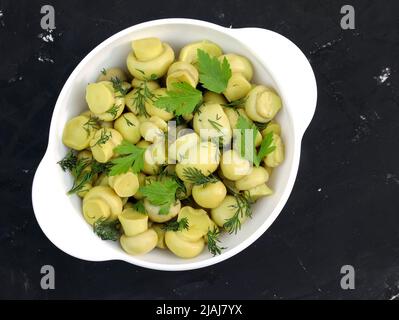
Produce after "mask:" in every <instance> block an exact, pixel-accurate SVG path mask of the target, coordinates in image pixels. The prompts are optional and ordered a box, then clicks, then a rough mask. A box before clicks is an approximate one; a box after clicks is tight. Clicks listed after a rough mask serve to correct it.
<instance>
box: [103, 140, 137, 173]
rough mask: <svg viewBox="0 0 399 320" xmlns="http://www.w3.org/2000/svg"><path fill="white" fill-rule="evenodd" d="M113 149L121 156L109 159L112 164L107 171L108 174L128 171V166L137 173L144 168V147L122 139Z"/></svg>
mask: <svg viewBox="0 0 399 320" xmlns="http://www.w3.org/2000/svg"><path fill="white" fill-rule="evenodd" d="M114 151H115V152H116V153H118V154H119V155H121V157H118V158H115V159H113V160H111V163H112V164H113V166H112V167H111V170H110V171H109V175H110V176H116V175H118V174H122V173H125V172H128V171H129V170H130V168H132V171H133V172H134V173H138V172H140V171H141V170H143V168H144V152H145V149H143V148H139V147H137V146H135V145H134V144H132V143H130V142H128V141H125V140H124V141H123V142H122V143H121V144H120V145H119V146H117V147H116V148H115V149H114Z"/></svg>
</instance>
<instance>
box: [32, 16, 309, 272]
mask: <svg viewBox="0 0 399 320" xmlns="http://www.w3.org/2000/svg"><path fill="white" fill-rule="evenodd" d="M169 24H183V25H192V26H199V27H204V28H208V29H212V30H215V31H218V32H221V33H224V34H227V35H228V36H231V37H233V38H235V39H237V41H240V39H239V38H238V37H237V35H236V34H235V33H234V32H235V31H237V30H245V29H260V30H264V31H269V30H267V29H261V28H239V29H231V28H226V27H223V26H220V25H217V24H214V23H211V22H206V21H202V20H196V19H186V18H167V19H158V20H151V21H147V22H143V23H139V24H136V25H133V26H131V27H128V28H125V29H123V30H121V31H119V32H117V33H115V34H114V35H112V36H110V37H108V38H107V39H105V40H104V41H102V42H101V43H100V44H99V45H97V46H96V47H95V48H94V49H92V50H91V51H90V52H89V53H88V54H87V55H86V56H85V57H84V58H83V59H82V60H81V61H80V62H79V64H78V65H77V66H76V67H75V68H74V70H73V71H72V73H71V74H70V75H69V77H68V79H67V81H66V82H65V84H64V85H63V87H62V89H61V91H60V94H59V96H58V98H57V101H56V103H55V107H54V109H53V113H52V116H51V122H50V128H49V135H48V144H47V147H46V151H45V153H44V155H43V157H42V159H41V161H40V164H39V165H38V168H37V170H36V173H35V176H34V179H33V187H32V204H33V210H34V213H35V216H36V220H37V221H38V223H39V225H40V227H41V229H42V231H43V233H44V234H46V236H47V237H48V239H49V240H50V241H51V242H52V243H53V244H54V245H56V246H57V247H58V248H59V249H60V250H62V251H64V252H66V253H68V254H69V255H72V256H74V257H77V258H80V259H82V260H90V259H88V258H85V257H82V256H79V255H76V254H74V253H72V252H68V251H66V250H65V249H63V248H61V247H59V246H58V245H57V244H55V243H54V242H53V240H52V239H51V237H49V236H48V234H47V233H46V228H44V227H43V226H42V224H41V221H40V219H39V218H38V216H39V214H38V211H37V210H38V208H37V205H36V204H37V201H36V192H37V191H36V189H37V188H35V181H37V180H38V175H39V172H40V170H39V169H40V168H41V167H43V166H44V165H45V164H46V156H47V154H48V151H49V150H50V149H51V148H52V147H53V144H54V143H56V141H55V138H52V137H54V136H55V121H54V116H55V114H57V113H58V112H59V109H60V108H61V107H62V101H63V100H64V98H65V96H66V95H67V94H68V93H69V90H70V89H71V87H72V83H73V80H74V79H75V77H76V75H77V74H78V73H79V72H80V71H81V69H82V68H83V67H84V65H85V64H86V63H87V62H88V61H89V60H90V59H91V58H92V57H93V56H95V55H96V54H97V53H98V52H100V51H101V50H102V49H103V48H104V47H106V46H107V45H108V44H110V43H112V42H114V41H115V40H117V39H118V38H121V37H123V36H125V35H127V34H129V33H131V32H134V31H137V30H139V29H144V28H149V27H154V26H159V25H169ZM270 32H272V31H270ZM279 36H281V35H279ZM244 46H245V49H246V50H249V51H250V52H251V53H252V54H253V55H254V56H255V57H256V58H257V59H258V61H259V63H261V64H262V65H264V62H263V60H262V59H260V58H258V55H256V53H255V52H253V51H252V50H251V49H250V48H248V46H246V45H244ZM265 68H266V69H267V70H268V72H269V73H270V76H271V78H272V79H273V80H274V81H275V83H276V86H277V87H278V88H279V89H281V87H282V85H281V84H280V83H278V80H277V79H276V77H275V76H274V75H273V72H271V71H270V70H269V68H267V67H266V66H265ZM282 94H283V93H282ZM288 115H289V116H290V117H292V115H291V114H290V112H288ZM312 116H313V114H312ZM291 120H293V119H291ZM293 122H294V121H293ZM305 129H306V127H305ZM303 132H304V130H303ZM303 132H300V131H298V130H294V133H293V136H294V141H293V142H292V148H293V151H292V154H293V158H292V163H291V165H290V168H289V169H288V180H287V183H286V185H285V186H284V190H282V194H281V197H280V200H279V201H278V203H277V204H276V206H275V207H274V208H273V210H272V212H271V213H270V215H269V216H268V217H267V218H266V220H265V221H264V222H263V223H262V224H261V225H259V226H258V228H257V229H256V231H255V232H253V233H252V234H250V235H249V236H248V237H247V238H246V239H244V240H243V241H242V242H241V243H239V244H238V245H236V246H234V247H232V248H231V249H229V250H228V251H226V252H223V253H222V254H220V255H217V256H211V257H210V258H207V259H204V260H200V261H193V262H190V261H189V260H187V262H184V263H181V264H170V263H166V264H164V263H158V262H151V261H144V260H140V259H134V257H133V258H132V256H127V253H126V254H123V255H122V254H118V255H117V256H111V257H103V259H101V260H94V259H93V260H92V261H108V260H122V261H125V262H128V263H131V264H134V265H137V266H140V267H144V268H148V269H154V270H162V271H183V270H192V269H199V268H203V267H207V266H210V265H213V264H216V263H219V262H222V261H224V260H227V259H229V258H231V257H232V256H234V255H236V254H238V253H239V252H241V251H243V250H244V249H246V248H247V247H248V246H250V245H251V244H252V243H253V242H255V241H256V240H257V239H259V237H260V236H261V235H262V234H263V233H264V232H266V230H267V229H268V228H269V227H270V226H271V225H272V224H273V222H274V221H275V220H276V218H277V217H278V215H279V214H280V213H281V211H282V209H283V207H284V206H285V204H286V202H287V200H288V197H289V195H290V194H291V191H292V188H293V186H294V182H295V179H296V176H297V172H298V167H299V159H300V150H301V139H302V135H303ZM132 260H134V261H132Z"/></svg>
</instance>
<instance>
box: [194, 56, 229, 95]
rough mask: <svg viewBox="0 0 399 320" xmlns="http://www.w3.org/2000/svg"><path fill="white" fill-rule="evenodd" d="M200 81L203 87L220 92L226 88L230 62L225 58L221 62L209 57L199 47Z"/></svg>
mask: <svg viewBox="0 0 399 320" xmlns="http://www.w3.org/2000/svg"><path fill="white" fill-rule="evenodd" d="M197 55H198V68H199V76H200V82H201V83H202V85H203V86H204V88H206V89H208V90H210V91H213V92H216V93H221V92H223V91H224V90H225V89H226V88H227V83H228V82H229V79H230V77H231V69H230V64H229V62H228V61H227V59H226V58H224V59H223V61H222V62H220V61H219V60H218V58H216V57H211V56H210V55H209V54H208V53H206V52H205V51H203V50H201V49H197Z"/></svg>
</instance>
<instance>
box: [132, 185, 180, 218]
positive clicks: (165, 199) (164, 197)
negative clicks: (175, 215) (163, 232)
mask: <svg viewBox="0 0 399 320" xmlns="http://www.w3.org/2000/svg"><path fill="white" fill-rule="evenodd" d="M178 188H179V184H178V183H177V182H176V181H175V180H173V179H166V180H164V181H152V182H151V183H150V184H148V185H146V186H143V187H140V189H139V191H140V192H141V193H142V194H143V196H144V197H146V198H147V199H148V201H149V202H151V203H152V204H153V205H156V206H159V207H160V210H159V214H168V212H169V209H170V207H171V206H172V205H174V204H175V203H176V191H177V189H178Z"/></svg>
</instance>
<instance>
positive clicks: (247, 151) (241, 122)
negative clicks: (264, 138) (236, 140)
mask: <svg viewBox="0 0 399 320" xmlns="http://www.w3.org/2000/svg"><path fill="white" fill-rule="evenodd" d="M236 129H237V130H239V133H240V145H239V146H238V149H239V153H240V155H241V157H243V158H244V159H247V160H248V161H250V162H254V160H255V158H256V149H255V140H256V136H257V134H258V130H257V129H256V126H255V125H254V124H253V123H251V122H250V121H249V120H248V119H247V118H245V117H243V116H240V117H239V118H238V120H237V124H236ZM249 130H250V132H248V131H249ZM248 133H249V134H248ZM248 138H251V140H252V141H251V140H250V141H248Z"/></svg>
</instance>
